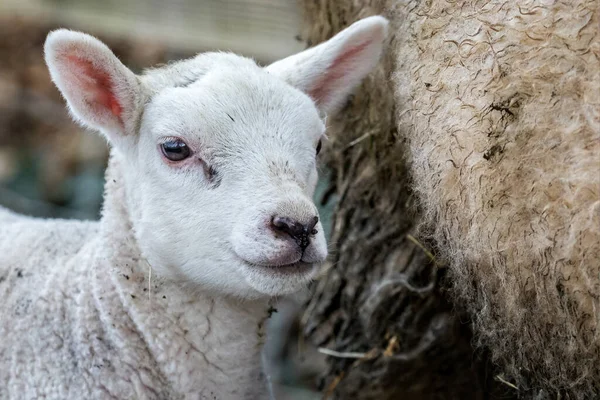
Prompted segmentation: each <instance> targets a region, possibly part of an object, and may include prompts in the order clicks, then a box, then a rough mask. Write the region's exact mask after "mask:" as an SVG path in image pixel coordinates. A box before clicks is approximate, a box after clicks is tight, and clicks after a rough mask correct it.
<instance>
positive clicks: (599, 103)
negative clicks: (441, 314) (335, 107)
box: [392, 0, 600, 399]
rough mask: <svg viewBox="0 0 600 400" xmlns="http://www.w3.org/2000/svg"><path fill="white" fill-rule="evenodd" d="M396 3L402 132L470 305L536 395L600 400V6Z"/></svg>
mask: <svg viewBox="0 0 600 400" xmlns="http://www.w3.org/2000/svg"><path fill="white" fill-rule="evenodd" d="M392 3H394V4H396V5H397V7H396V8H395V12H396V13H397V14H396V15H395V16H394V18H393V19H394V20H395V21H398V23H399V24H400V25H399V26H398V27H397V32H398V33H397V35H396V38H397V42H396V45H395V51H396V60H397V64H396V72H395V76H394V78H395V89H396V100H397V110H398V114H397V122H398V131H399V132H400V133H401V136H402V138H403V139H405V141H406V143H407V145H408V156H409V159H410V161H411V173H412V177H413V180H414V188H415V190H416V191H417V193H418V194H419V195H420V197H421V199H422V208H423V210H424V212H425V216H426V217H427V219H428V222H429V223H430V226H431V227H432V233H433V237H434V238H435V239H436V241H437V243H438V246H439V249H441V250H442V253H443V255H445V256H446V260H447V261H450V264H451V265H450V266H451V271H452V272H453V281H454V286H455V292H456V293H457V294H458V302H459V304H460V305H461V306H465V307H466V308H467V309H468V310H469V311H470V312H471V315H472V316H473V323H474V327H475V330H476V332H477V333H478V335H479V338H480V339H481V342H482V343H484V344H485V345H486V346H488V347H489V349H490V350H491V351H492V354H493V356H494V358H495V360H496V361H498V362H499V363H500V364H501V365H502V366H503V367H504V368H505V372H506V374H505V376H504V379H507V380H509V381H510V382H513V383H514V384H516V386H518V387H519V390H520V394H521V395H523V393H525V392H529V393H531V394H532V395H534V396H537V397H535V398H540V399H541V398H561V393H562V398H567V396H566V394H567V393H571V396H570V397H568V398H582V399H583V398H597V396H598V393H599V392H600V302H599V295H600V46H599V44H600V41H599V38H600V34H599V26H600V22H599V17H600V13H599V11H600V10H599V4H600V3H599V2H598V1H590V0H584V1H563V2H554V1H542V2H537V1H516V2H506V1H500V0H498V1H496V0H494V1H486V2H475V1H463V2H449V1H448V2H419V1H407V2H392Z"/></svg>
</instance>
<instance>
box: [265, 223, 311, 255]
mask: <svg viewBox="0 0 600 400" xmlns="http://www.w3.org/2000/svg"><path fill="white" fill-rule="evenodd" d="M317 222H319V218H318V217H313V219H312V220H311V221H310V222H309V223H308V224H302V223H301V222H299V221H297V220H295V219H293V218H289V217H280V216H278V215H276V216H274V217H273V219H272V220H271V226H272V228H273V230H275V231H277V232H282V233H286V234H288V235H289V236H291V237H292V238H293V239H294V240H295V241H296V243H298V246H300V248H301V249H302V250H304V249H306V248H307V247H308V245H309V244H310V236H311V235H316V234H317V230H316V229H315V226H316V225H317Z"/></svg>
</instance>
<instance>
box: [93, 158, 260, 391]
mask: <svg viewBox="0 0 600 400" xmlns="http://www.w3.org/2000/svg"><path fill="white" fill-rule="evenodd" d="M106 181H107V183H106V193H105V205H104V211H103V216H102V220H101V229H100V235H101V240H102V242H103V245H102V246H101V248H102V252H103V253H102V254H100V255H99V264H100V265H99V266H98V268H97V269H96V272H95V284H94V291H95V296H96V298H97V301H96V304H98V307H99V308H105V309H104V310H102V309H100V310H99V312H100V314H104V315H102V317H104V318H109V319H110V320H111V324H114V325H113V326H109V327H106V328H105V329H107V330H116V331H121V332H116V335H115V334H113V335H108V336H113V337H127V336H128V335H129V337H131V333H129V334H127V332H132V331H133V332H136V333H137V336H138V337H136V338H134V339H133V340H134V341H137V342H139V343H138V344H139V345H142V346H144V347H146V349H145V352H147V357H149V358H150V359H151V360H152V361H153V362H154V363H155V365H156V367H157V368H158V369H160V372H161V375H163V376H164V378H165V380H166V381H168V382H169V384H170V385H171V387H176V388H178V391H179V390H182V391H183V392H189V393H197V392H198V390H207V388H211V387H215V385H217V387H218V386H219V385H221V384H222V385H225V386H223V387H228V386H229V387H231V382H238V383H239V385H235V386H237V389H236V388H233V389H234V390H245V388H246V387H248V388H251V387H254V389H252V390H257V389H256V388H257V387H260V386H261V385H260V384H258V385H257V382H259V381H260V380H261V379H262V378H261V368H260V353H261V347H262V344H263V339H264V332H263V328H264V321H265V319H266V318H267V312H268V311H267V309H268V304H267V301H253V302H248V301H245V302H244V301H240V300H236V299H232V298H229V297H224V296H217V295H214V294H212V295H211V294H207V293H204V292H203V291H202V290H199V289H192V288H189V287H185V286H184V285H183V284H182V283H176V282H173V281H168V280H164V279H161V277H159V276H156V274H153V273H152V269H151V267H150V265H149V264H148V263H147V262H146V261H145V260H144V258H143V256H142V255H141V254H140V251H139V249H138V246H137V245H136V239H135V235H134V233H133V230H132V227H131V222H130V218H129V214H128V212H127V207H126V204H127V201H126V198H125V193H124V190H123V187H122V186H123V182H122V177H121V176H120V174H119V170H118V160H117V159H116V157H114V156H113V157H111V162H110V165H109V171H108V172H107V177H106ZM100 298H103V299H102V300H100ZM116 310H119V311H118V312H115V311H116ZM134 336H135V335H134ZM139 362H140V363H143V362H146V363H147V361H143V360H140V361H139ZM220 390H223V388H221V389H220ZM207 394H208V393H207ZM248 394H249V395H250V394H252V395H254V394H255V393H254V392H253V393H248Z"/></svg>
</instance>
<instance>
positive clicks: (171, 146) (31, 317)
mask: <svg viewBox="0 0 600 400" xmlns="http://www.w3.org/2000/svg"><path fill="white" fill-rule="evenodd" d="M386 34H387V20H386V19H384V18H383V17H379V16H376V17H370V18H366V19H364V20H361V21H359V22H357V23H355V24H353V25H352V26H351V27H349V28H348V29H346V30H344V31H343V32H341V33H339V34H338V35H336V36H335V37H333V38H332V39H331V40H329V41H328V42H326V43H324V44H321V45H319V46H316V47H314V48H312V49H309V50H306V51H304V52H301V53H299V54H296V55H293V56H290V57H288V58H285V59H283V60H281V61H278V62H275V63H274V64H271V65H269V66H267V67H265V68H262V67H259V66H258V65H257V64H256V63H255V62H254V61H252V60H250V59H247V58H244V57H241V56H237V55H234V54H229V53H204V54H200V55H198V56H196V57H195V58H192V59H189V60H184V61H180V62H177V63H174V64H171V65H168V66H165V67H162V68H157V69H153V70H149V71H147V72H145V73H144V74H142V75H141V76H136V75H135V74H134V73H133V72H131V71H130V70H129V69H127V68H126V67H125V66H124V65H123V64H121V63H120V61H119V60H118V59H117V58H116V57H115V56H114V54H113V53H112V52H111V51H110V50H109V49H108V48H107V47H106V46H105V45H104V44H103V43H101V42H100V41H99V40H97V39H95V38H93V37H91V36H89V35H86V34H84V33H79V32H73V31H69V30H64V29H63V30H58V31H54V32H51V33H50V34H49V35H48V38H47V40H46V44H45V56H46V62H47V64H48V68H49V70H50V74H51V76H52V79H53V81H54V82H55V84H56V86H57V87H58V89H59V90H60V91H61V93H62V95H63V96H64V98H65V99H66V102H67V103H68V106H69V110H70V112H71V114H72V116H73V117H74V119H75V120H77V121H78V122H79V123H81V124H82V125H84V126H86V127H89V128H92V129H94V130H97V131H99V132H101V133H102V134H103V135H104V136H105V137H106V139H107V140H108V142H109V143H110V144H111V157H110V161H109V167H108V169H107V173H106V185H105V198H104V206H103V212H102V217H101V220H100V221H99V222H83V221H66V220H42V219H34V218H29V217H24V216H17V215H15V214H13V213H10V212H8V211H5V210H0V296H1V298H2V299H3V302H2V304H0V321H1V324H0V337H1V338H2V342H1V343H0V398H1V399H38V398H45V399H107V398H112V399H127V398H135V399H242V398H244V399H246V398H249V399H254V398H266V397H267V395H268V385H267V382H266V380H267V379H266V377H265V376H264V374H263V372H262V370H261V368H260V352H261V344H262V342H263V340H264V332H263V326H264V323H263V322H264V320H265V318H267V316H268V308H269V305H270V304H271V301H272V299H273V298H275V297H277V296H280V295H285V294H289V293H293V292H296V291H298V290H301V289H302V288H303V287H305V285H306V284H307V282H309V281H310V280H311V278H312V277H314V276H315V274H316V273H317V272H318V269H319V265H320V263H321V262H322V261H324V259H325V258H326V256H327V245H326V241H325V237H324V235H323V227H322V225H321V223H320V222H319V219H318V213H317V210H316V207H315V205H314V204H313V202H312V200H311V196H312V194H313V191H314V188H315V184H316V180H317V169H316V154H317V153H318V149H319V148H320V146H321V140H322V138H323V137H324V131H325V118H326V116H327V115H331V114H333V113H335V112H337V111H339V110H340V108H341V107H342V106H343V105H344V102H345V99H346V98H347V96H348V95H349V94H350V92H351V91H352V90H353V89H354V88H355V87H356V86H357V85H358V84H359V83H360V82H361V80H362V79H363V78H364V77H365V76H366V75H367V74H368V73H369V71H370V70H371V69H372V68H373V67H374V66H375V65H376V63H377V61H378V59H379V56H380V54H381V52H382V48H383V42H384V39H385V37H386Z"/></svg>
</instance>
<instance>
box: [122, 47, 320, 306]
mask: <svg viewBox="0 0 600 400" xmlns="http://www.w3.org/2000/svg"><path fill="white" fill-rule="evenodd" d="M324 131H325V126H324V123H323V121H322V119H321V117H320V115H319V111H318V110H317V108H316V106H315V104H314V102H313V101H312V100H311V99H310V98H309V97H308V96H307V95H305V94H304V93H302V92H300V91H299V90H297V89H295V88H293V87H292V86H290V85H288V84H286V83H285V82H283V81H282V80H280V79H279V78H277V77H274V76H273V75H271V74H269V73H267V72H266V71H265V70H263V69H262V68H260V67H258V66H256V65H255V64H254V63H253V62H251V61H249V60H247V59H243V58H240V59H239V63H236V64H235V65H234V66H230V67H227V68H224V69H218V70H213V71H209V72H208V73H207V74H205V75H203V76H202V77H201V78H200V79H198V81H196V82H194V83H190V84H188V85H186V86H185V87H169V88H165V89H163V90H161V91H159V92H158V93H157V94H156V95H154V96H153V97H152V98H151V100H150V101H149V103H148V104H147V106H146V108H145V110H144V115H143V118H142V123H141V129H140V137H139V142H138V143H137V145H136V146H135V147H133V148H132V151H130V153H129V154H126V155H125V157H126V158H129V159H131V160H132V166H131V167H129V168H127V169H128V170H129V171H135V172H134V173H133V174H131V182H130V183H129V186H130V187H131V186H133V185H135V191H136V192H138V193H139V194H140V198H139V201H136V202H135V203H140V204H139V205H140V206H139V215H138V216H137V217H136V218H135V222H134V224H135V229H136V232H137V236H138V241H139V243H140V245H141V246H142V251H143V253H144V255H145V257H147V259H148V261H149V262H150V264H151V265H152V266H154V267H155V268H157V269H158V270H159V273H162V274H167V275H171V276H179V277H182V278H184V279H185V280H187V281H191V282H194V283H198V284H200V285H205V286H209V287H214V288H216V289H218V290H225V291H227V292H230V293H235V294H241V295H244V296H252V295H254V294H256V292H258V293H265V294H269V295H277V294H283V293H289V292H293V291H296V290H298V289H300V288H301V287H302V286H304V285H305V284H306V283H307V282H308V281H309V280H310V278H311V277H312V276H313V275H314V273H315V271H316V269H317V267H318V265H319V264H320V263H321V262H322V261H324V260H325V257H326V256H327V246H326V243H325V237H324V235H323V228H322V226H321V222H320V220H319V215H318V212H317V208H316V207H315V205H314V204H313V202H312V200H311V198H312V195H313V191H314V188H315V184H316V181H317V158H316V156H317V149H318V147H319V142H320V141H321V140H322V138H323V134H324Z"/></svg>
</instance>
